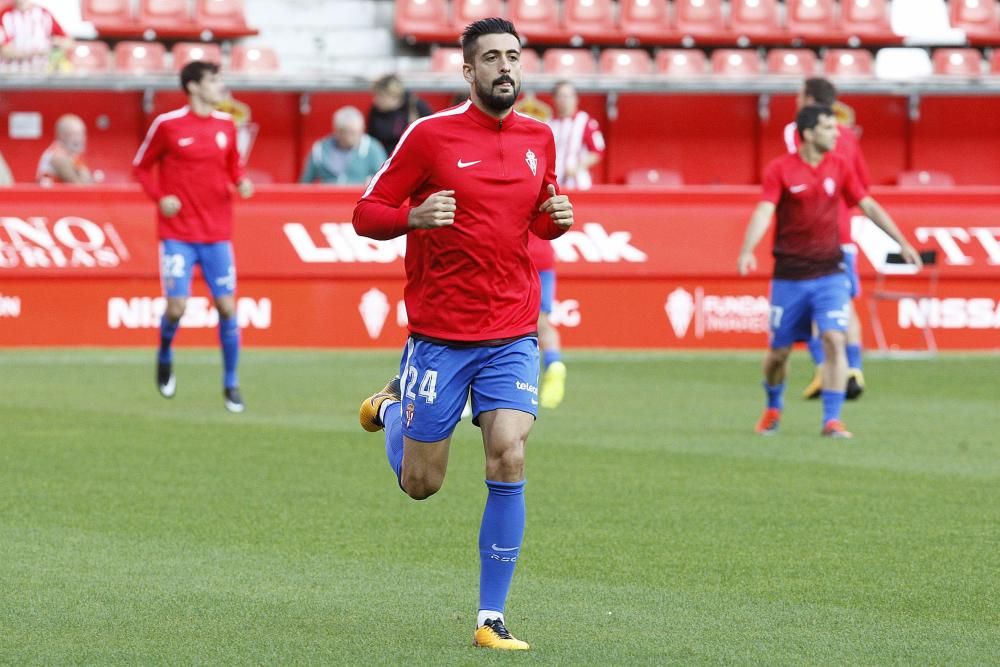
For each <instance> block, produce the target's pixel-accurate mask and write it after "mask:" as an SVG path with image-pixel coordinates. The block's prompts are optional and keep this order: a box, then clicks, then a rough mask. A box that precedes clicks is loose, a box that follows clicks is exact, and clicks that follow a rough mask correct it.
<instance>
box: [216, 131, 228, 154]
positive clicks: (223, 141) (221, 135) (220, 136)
mask: <svg viewBox="0 0 1000 667" xmlns="http://www.w3.org/2000/svg"><path fill="white" fill-rule="evenodd" d="M215 143H216V144H218V146H219V150H223V151H224V150H226V145H227V144H228V143H229V139H227V138H226V133H225V132H216V133H215Z"/></svg>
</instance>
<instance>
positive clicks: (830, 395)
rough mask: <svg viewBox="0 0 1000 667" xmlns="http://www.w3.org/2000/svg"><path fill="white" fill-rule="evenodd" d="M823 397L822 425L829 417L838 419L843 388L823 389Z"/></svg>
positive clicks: (842, 398) (842, 400) (842, 404)
mask: <svg viewBox="0 0 1000 667" xmlns="http://www.w3.org/2000/svg"><path fill="white" fill-rule="evenodd" d="M821 396H822V398H823V425H824V426H825V425H826V423H827V422H828V421H830V420H831V419H840V409H841V408H842V407H843V406H844V390H843V389H841V390H839V391H838V390H833V389H824V390H823V392H822V394H821Z"/></svg>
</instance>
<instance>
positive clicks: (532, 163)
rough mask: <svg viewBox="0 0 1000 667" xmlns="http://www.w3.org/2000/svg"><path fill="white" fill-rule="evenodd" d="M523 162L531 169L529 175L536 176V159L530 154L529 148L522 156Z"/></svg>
mask: <svg viewBox="0 0 1000 667" xmlns="http://www.w3.org/2000/svg"><path fill="white" fill-rule="evenodd" d="M524 161H525V162H527V163H528V167H529V168H530V169H531V175H532V176H537V175H538V158H536V157H535V154H534V153H532V152H531V149H530V148H529V149H528V151H527V152H526V153H525V154H524Z"/></svg>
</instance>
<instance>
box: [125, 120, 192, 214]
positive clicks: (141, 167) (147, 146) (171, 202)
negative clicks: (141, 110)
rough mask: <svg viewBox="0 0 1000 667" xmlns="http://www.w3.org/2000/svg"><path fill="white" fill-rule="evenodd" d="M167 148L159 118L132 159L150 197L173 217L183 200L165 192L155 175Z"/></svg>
mask: <svg viewBox="0 0 1000 667" xmlns="http://www.w3.org/2000/svg"><path fill="white" fill-rule="evenodd" d="M166 148H167V142H166V136H165V134H164V131H163V126H162V125H161V123H160V120H159V119H157V120H154V121H153V124H152V125H150V126H149V130H148V131H147V132H146V138H145V139H144V140H143V142H142V144H141V145H140V146H139V150H138V151H137V152H136V154H135V158H134V159H133V160H132V173H133V174H134V175H135V180H137V181H139V185H141V186H142V189H143V190H144V191H145V192H146V194H147V195H148V196H149V198H150V199H152V200H153V201H154V202H156V205H157V206H158V207H159V208H160V212H161V213H162V214H163V215H165V216H166V217H168V218H171V217H173V216H175V215H177V213H178V212H179V211H180V210H181V200H180V198H179V197H177V195H173V194H170V193H167V192H164V191H163V189H162V188H160V183H159V181H158V180H157V178H156V176H154V175H153V168H154V167H155V166H156V165H157V164H159V162H160V158H162V157H163V155H164V153H166Z"/></svg>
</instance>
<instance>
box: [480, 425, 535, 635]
mask: <svg viewBox="0 0 1000 667" xmlns="http://www.w3.org/2000/svg"><path fill="white" fill-rule="evenodd" d="M533 424H534V417H533V416H532V415H530V414H528V413H527V412H521V411H520V410H510V409H499V410H491V411H489V412H483V413H481V414H480V415H479V426H480V428H481V429H482V432H483V448H484V450H485V452H486V486H487V488H488V489H489V495H488V496H487V499H486V508H485V510H484V511H483V522H482V525H481V526H480V530H479V554H480V566H481V570H480V576H479V613H478V615H477V619H476V632H475V634H474V635H473V644H475V645H476V646H482V647H485V648H493V649H501V650H525V649H527V648H528V644H527V642H523V641H521V640H519V639H516V638H515V637H513V636H512V635H511V634H510V632H509V631H508V630H507V627H506V619H505V618H504V606H505V604H506V601H507V593H508V591H509V590H510V583H511V580H512V578H513V576H514V568H515V566H516V564H517V558H518V555H519V553H520V549H521V541H522V539H523V537H524V524H525V518H524V512H525V510H524V450H525V444H526V443H527V440H528V434H529V433H530V432H531V427H532V425H533Z"/></svg>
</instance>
